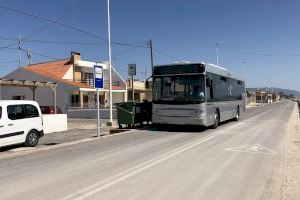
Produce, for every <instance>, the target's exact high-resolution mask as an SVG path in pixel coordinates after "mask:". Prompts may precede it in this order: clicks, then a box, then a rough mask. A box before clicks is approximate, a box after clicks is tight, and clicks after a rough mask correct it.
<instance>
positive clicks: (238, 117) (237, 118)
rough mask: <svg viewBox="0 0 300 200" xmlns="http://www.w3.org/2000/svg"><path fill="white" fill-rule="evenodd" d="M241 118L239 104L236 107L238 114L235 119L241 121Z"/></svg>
mask: <svg viewBox="0 0 300 200" xmlns="http://www.w3.org/2000/svg"><path fill="white" fill-rule="evenodd" d="M239 119H240V107H239V106H238V107H237V109H236V114H235V117H234V121H239Z"/></svg>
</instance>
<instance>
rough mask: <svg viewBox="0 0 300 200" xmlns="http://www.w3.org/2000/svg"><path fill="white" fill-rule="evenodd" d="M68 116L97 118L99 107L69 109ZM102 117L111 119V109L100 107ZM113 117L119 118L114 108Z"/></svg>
mask: <svg viewBox="0 0 300 200" xmlns="http://www.w3.org/2000/svg"><path fill="white" fill-rule="evenodd" d="M67 114H68V118H82V119H97V109H69V110H68V111H67ZM100 118H101V119H109V109H100ZM113 118H114V119H116V118H117V111H116V110H115V109H113Z"/></svg>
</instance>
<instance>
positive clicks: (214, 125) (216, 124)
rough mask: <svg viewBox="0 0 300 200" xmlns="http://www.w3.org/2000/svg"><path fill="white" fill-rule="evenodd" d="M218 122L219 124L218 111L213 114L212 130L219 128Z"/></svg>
mask: <svg viewBox="0 0 300 200" xmlns="http://www.w3.org/2000/svg"><path fill="white" fill-rule="evenodd" d="M219 122H220V114H219V111H218V110H216V112H215V114H214V124H213V125H212V126H211V127H212V128H213V129H216V128H218V126H219Z"/></svg>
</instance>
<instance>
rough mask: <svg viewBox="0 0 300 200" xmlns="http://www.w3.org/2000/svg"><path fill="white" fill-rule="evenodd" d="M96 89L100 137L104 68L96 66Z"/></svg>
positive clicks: (98, 135) (98, 132)
mask: <svg viewBox="0 0 300 200" xmlns="http://www.w3.org/2000/svg"><path fill="white" fill-rule="evenodd" d="M94 88H95V89H96V91H97V95H96V96H97V97H96V98H97V137H100V108H99V107H100V106H99V89H103V88H104V81H103V67H102V66H99V65H94Z"/></svg>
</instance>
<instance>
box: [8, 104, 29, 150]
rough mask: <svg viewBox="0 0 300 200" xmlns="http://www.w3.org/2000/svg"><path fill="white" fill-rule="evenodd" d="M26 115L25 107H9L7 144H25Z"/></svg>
mask: <svg viewBox="0 0 300 200" xmlns="http://www.w3.org/2000/svg"><path fill="white" fill-rule="evenodd" d="M25 117H26V115H25V109H24V105H8V106H7V120H6V121H7V123H6V125H7V132H8V133H7V135H6V138H7V142H8V143H10V144H15V143H23V142H25V137H26V135H25V134H26V133H25V127H26V118H25Z"/></svg>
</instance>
